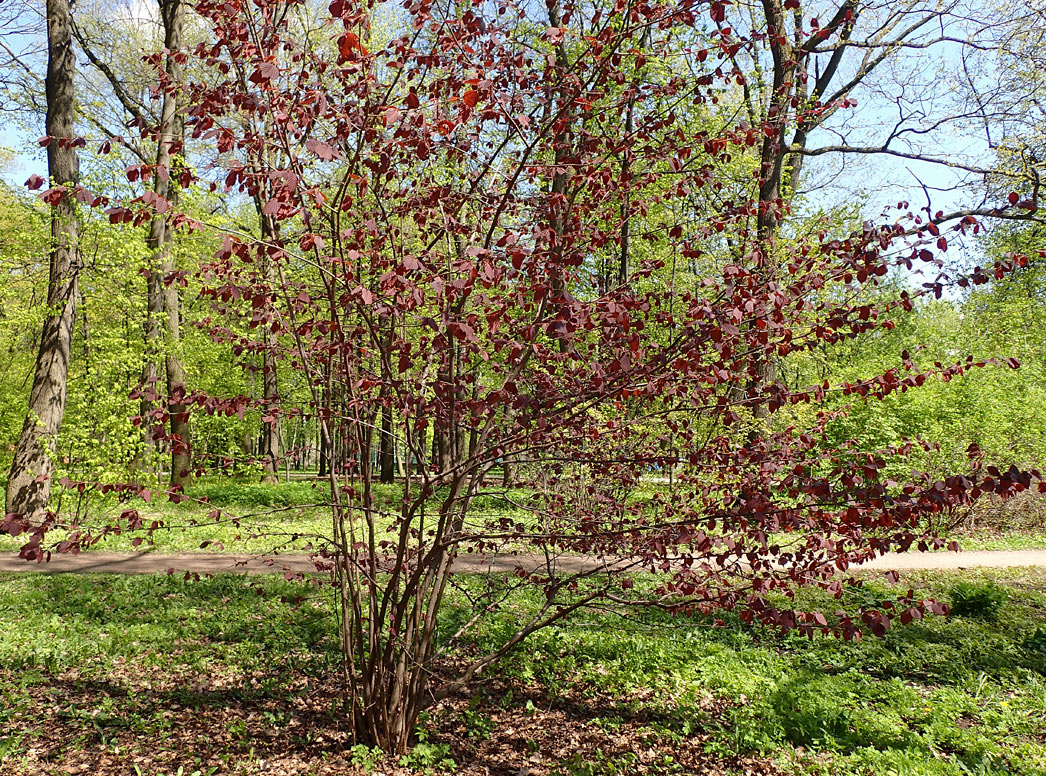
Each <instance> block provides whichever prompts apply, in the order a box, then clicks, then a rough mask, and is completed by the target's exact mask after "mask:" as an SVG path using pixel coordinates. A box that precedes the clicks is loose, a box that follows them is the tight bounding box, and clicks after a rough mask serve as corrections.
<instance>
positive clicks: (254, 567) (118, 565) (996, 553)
mask: <svg viewBox="0 0 1046 776" xmlns="http://www.w3.org/2000/svg"><path fill="white" fill-rule="evenodd" d="M597 563H598V562H597V561H593V560H592V559H589V558H585V557H582V556H568V557H562V558H559V559H558V560H557V561H556V566H557V568H558V570H559V571H561V572H562V573H565V574H570V573H575V572H579V571H586V570H592V569H593V568H595V567H597V566H596V564H597ZM544 564H545V560H544V558H543V557H540V556H537V555H494V556H485V557H484V556H476V555H466V556H463V557H461V558H459V559H458V560H457V561H456V562H455V570H457V571H461V572H466V573H483V572H486V571H495V572H512V571H514V570H515V569H516V568H518V567H522V568H524V569H528V570H533V569H537V568H539V567H543V566H544ZM600 565H601V564H600ZM1013 566H1041V567H1044V568H1046V550H976V551H971V552H935V553H922V552H911V553H904V554H890V555H885V556H883V557H881V558H876V559H875V560H874V561H872V562H870V563H866V564H865V565H864V566H863V568H867V569H883V570H886V569H898V570H902V569H962V568H972V567H982V568H1010V567H1013ZM168 569H174V571H176V572H186V571H188V572H196V573H199V574H219V573H223V572H232V573H248V574H283V573H287V572H306V573H308V572H313V571H315V570H316V569H315V566H314V565H313V563H312V560H310V559H309V557H308V556H305V555H279V556H276V557H272V558H258V557H256V556H253V555H222V554H218V553H183V554H178V555H159V554H155V553H149V552H139V553H107V552H90V553H81V554H79V555H53V556H52V557H51V560H50V562H48V563H27V562H26V561H24V560H20V559H19V558H18V555H17V554H16V553H13V552H5V553H0V571H22V572H37V573H45V574H70V573H107V574H152V573H156V572H163V573H165V572H166V571H167V570H168Z"/></svg>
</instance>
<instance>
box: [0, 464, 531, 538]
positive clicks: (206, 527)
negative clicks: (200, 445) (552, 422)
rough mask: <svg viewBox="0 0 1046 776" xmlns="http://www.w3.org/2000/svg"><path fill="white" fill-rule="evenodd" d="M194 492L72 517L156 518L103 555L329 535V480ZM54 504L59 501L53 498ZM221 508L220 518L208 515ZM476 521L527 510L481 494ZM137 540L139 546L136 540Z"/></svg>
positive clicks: (101, 502) (390, 501)
mask: <svg viewBox="0 0 1046 776" xmlns="http://www.w3.org/2000/svg"><path fill="white" fill-rule="evenodd" d="M187 494H188V495H189V496H190V497H191V498H190V499H187V500H185V501H183V502H181V503H178V504H173V503H170V502H169V501H168V500H167V499H166V497H165V496H164V495H162V493H160V494H155V493H154V494H153V496H152V498H151V500H150V501H148V502H144V501H142V500H140V499H136V500H133V501H130V502H127V503H118V502H116V501H115V500H114V499H112V498H111V497H108V498H103V497H95V498H94V500H93V501H92V502H91V503H90V504H89V509H88V510H87V517H86V518H80V519H79V520H74V518H72V517H66V518H65V519H66V520H68V521H69V522H78V523H79V524H80V525H83V526H86V527H87V528H88V529H93V531H94V532H95V533H96V534H97V533H98V532H99V531H100V529H101V528H102V527H104V526H106V525H114V524H119V523H120V522H121V521H120V520H119V518H120V514H121V512H123V511H124V510H125V509H128V508H134V509H136V510H138V512H139V514H140V515H141V516H142V518H143V520H144V521H145V523H146V524H149V523H150V522H152V521H154V520H155V521H158V522H159V523H161V527H160V528H158V529H157V530H155V531H153V532H152V534H151V535H150V534H147V533H146V532H144V531H137V532H133V533H131V532H125V533H121V534H118V535H115V534H110V535H107V536H105V537H104V538H103V539H102V540H101V541H99V542H98V543H97V544H94V545H92V546H91V547H90V548H89V549H90V550H93V551H104V552H132V551H145V550H148V551H152V552H161V553H174V552H229V553H260V552H268V551H271V550H273V549H280V550H283V551H288V550H292V549H299V550H308V549H309V548H310V543H311V546H313V547H318V546H319V545H320V544H321V543H322V542H323V537H329V536H330V535H331V510H330V508H329V507H328V506H325V504H327V503H329V501H330V496H329V492H328V490H327V483H326V481H319V480H310V481H292V482H280V483H277V484H275V485H263V484H260V483H245V482H235V481H229V480H225V481H222V482H216V481H205V482H203V483H199V484H197V485H194V486H193V487H191V488H190V489H189V490H188V492H187ZM402 495H403V486H402V484H394V485H375V502H376V506H377V508H378V509H380V510H383V511H385V512H393V511H395V510H397V509H398V508H399V499H400V498H402ZM529 495H530V493H529V491H526V490H512V491H509V496H510V497H511V498H513V499H514V500H521V499H525V498H527V497H528V496H529ZM70 499H71V496H69V495H68V494H65V495H63V496H62V498H61V501H60V502H58V503H59V504H61V505H62V507H63V509H64V510H65V514H68V513H69V512H70V511H74V510H73V508H72V507H71V506H70ZM439 499H440V494H439V493H437V494H436V495H435V496H433V497H432V498H430V499H429V500H428V502H427V504H426V509H427V510H429V513H430V514H431V513H432V511H435V510H437V509H438V508H439ZM56 501H57V499H56ZM215 510H218V511H219V512H220V516H219V518H218V519H215V518H214V517H212V516H211V513H212V512H214V511H215ZM471 511H472V514H473V515H474V516H475V519H476V520H487V519H491V518H492V517H498V516H503V515H504V516H512V517H514V518H523V517H524V516H525V513H523V512H522V511H520V510H518V509H516V508H515V507H513V506H512V504H510V503H509V502H507V501H505V500H504V499H502V498H499V497H498V496H496V495H481V496H479V497H477V498H476V499H475V501H474V503H473V505H472V510H471ZM391 521H392V518H391V517H388V516H381V517H379V518H378V521H377V522H378V530H379V531H381V529H382V528H383V527H384V526H386V525H388V524H389V523H391ZM67 535H68V534H67V531H65V530H62V529H55V530H53V531H52V532H50V533H49V534H48V544H49V546H55V545H57V543H58V542H60V541H61V540H63V539H64V538H65V537H66V536H67ZM136 539H140V540H141V541H140V542H139V543H137V544H136V543H135V540H136ZM24 541H25V539H24V537H20V536H19V537H12V536H8V535H7V534H0V552H3V551H14V550H18V549H19V548H20V547H21V546H22V544H23V543H24Z"/></svg>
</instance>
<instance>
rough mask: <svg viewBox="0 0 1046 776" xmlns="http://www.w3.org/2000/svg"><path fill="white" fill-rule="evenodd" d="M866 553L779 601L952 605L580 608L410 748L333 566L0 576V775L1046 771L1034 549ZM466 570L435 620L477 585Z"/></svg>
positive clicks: (456, 616)
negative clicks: (383, 744)
mask: <svg viewBox="0 0 1046 776" xmlns="http://www.w3.org/2000/svg"><path fill="white" fill-rule="evenodd" d="M861 574H862V575H863V576H862V579H863V580H864V584H863V585H862V586H861V587H859V588H853V589H847V590H845V591H844V594H843V599H841V600H836V599H833V598H832V597H831V596H830V595H827V594H825V593H824V592H823V591H818V590H804V591H801V592H800V594H799V598H798V600H797V601H795V602H794V603H791V604H790V605H791V606H796V607H803V608H812V609H823V610H824V611H831V610H832V609H834V608H839V607H840V606H843V607H847V608H852V607H854V606H867V605H875V602H876V601H881V600H885V599H887V598H889V597H891V596H895V595H899V594H903V592H904V591H905V590H907V589H908V588H909V587H911V588H914V589H917V590H918V591H919V594H920V595H928V596H933V597H935V598H938V599H939V600H943V601H946V602H949V603H951V604H952V606H953V609H954V612H955V613H953V614H952V615H949V616H946V617H942V616H928V617H927V618H926V619H925V620H917V621H915V622H913V623H911V624H909V625H907V626H901V625H895V626H894V627H891V628H890V629H889V631H888V632H887V633H886V635H885V636H884V637H883V638H872V637H866V638H864V639H862V640H860V641H857V642H848V641H842V640H839V639H835V638H831V637H828V636H822V635H820V634H817V633H815V634H813V635H812V638H807V637H805V636H803V635H801V634H798V633H788V634H782V633H780V632H778V631H775V630H772V629H769V628H765V627H762V626H758V625H755V626H753V625H747V624H745V623H743V622H741V621H740V620H739V619H738V618H737V617H735V616H732V615H730V614H729V613H725V614H720V618H721V619H720V621H719V622H718V623H716V622H714V621H713V620H712V619H711V618H707V617H701V616H698V615H675V616H673V615H671V614H669V613H666V612H660V611H656V610H649V611H635V612H632V613H631V614H626V615H625V616H622V613H616V614H615V613H613V612H609V611H591V612H583V613H578V616H577V617H575V618H573V619H571V620H570V621H568V622H565V623H563V624H561V625H559V626H555V627H551V628H549V629H546V630H543V631H540V632H538V633H536V634H534V635H533V636H532V638H531V639H529V640H528V641H527V642H526V644H525V645H523V646H522V647H521V648H519V649H517V650H516V651H514V652H513V653H511V654H510V655H509V656H508V658H507V659H506V660H505V662H503V663H502V664H501V665H499V667H498V670H497V671H496V672H492V674H491V675H490V676H489V677H486V678H485V679H483V680H481V681H478V682H476V684H475V685H474V686H473V687H471V688H470V690H469V692H467V693H464V694H462V695H461V696H459V697H455V698H452V699H449V700H447V701H443V702H441V703H439V704H436V705H434V706H432V707H431V708H429V709H428V711H427V712H426V714H425V716H424V717H423V719H422V720H421V721H420V723H419V725H418V729H417V740H416V745H415V747H414V748H413V750H412V751H411V752H410V753H409V754H407V755H405V756H396V755H388V754H386V753H383V752H381V751H378V750H374V749H369V748H367V747H365V746H361V745H352V742H351V739H350V738H349V732H348V730H347V727H346V725H345V723H344V716H343V714H342V712H341V711H340V709H339V704H338V700H337V698H338V697H339V685H340V681H339V678H338V677H339V670H338V664H339V663H338V631H337V621H336V618H335V616H334V612H333V606H332V597H331V595H330V591H329V589H328V588H326V587H324V586H319V585H315V584H309V583H308V582H300V581H288V580H285V579H283V578H281V577H279V576H276V575H262V576H254V577H245V576H243V575H234V574H220V575H217V576H215V577H214V578H212V579H202V580H199V581H196V580H186V579H184V578H183V577H182V576H181V575H175V576H167V575H164V574H151V575H118V574H92V573H84V574H64V575H63V574H0V773H2V774H4V776H67V775H70V774H98V776H175V775H176V774H180V775H181V776H290V775H291V774H294V776H310V775H311V776H334V775H335V774H338V775H339V776H364V775H365V774H371V775H376V774H383V775H384V776H407V775H408V774H409V775H410V776H422V775H423V774H438V773H444V774H461V776H524V775H527V776H624V774H643V775H646V774H650V775H651V776H667V775H668V774H678V775H680V776H683V775H685V776H690V775H693V774H707V775H708V776H754V775H756V774H759V775H760V776H763V775H765V776H778V775H780V776H784V774H789V775H792V774H795V775H796V776H871V775H872V774H875V775H876V776H878V774H888V773H895V774H904V776H968V774H971V773H978V774H985V775H986V776H990V775H992V774H999V775H1000V776H1001V774H1014V775H1019V776H1033V775H1035V776H1040V775H1041V774H1043V773H1046V570H1044V569H1041V568H1014V569H968V570H966V571H963V572H954V571H940V570H934V571H905V572H902V573H901V578H900V580H899V581H898V583H897V584H889V583H887V582H884V581H883V579H882V577H883V575H882V574H881V573H878V574H869V573H867V572H861ZM459 579H460V585H461V590H457V589H456V590H454V591H451V593H450V594H449V595H450V598H449V599H448V601H447V603H446V608H445V617H444V618H443V619H441V626H440V631H441V634H443V636H444V637H445V636H446V635H447V634H450V633H453V632H454V631H456V630H457V629H458V627H460V625H461V623H462V622H463V621H466V620H468V619H469V618H470V617H471V615H472V609H471V604H470V599H469V595H468V588H469V586H470V585H478V584H481V580H480V578H479V577H470V576H464V577H460V578H459ZM971 591H973V593H974V594H973V595H971ZM541 600H542V596H541V594H540V591H530V590H520V591H517V592H516V593H513V598H512V599H511V600H509V601H507V602H506V606H505V607H504V608H503V610H501V611H499V612H496V613H491V614H490V615H489V616H487V617H485V618H484V619H483V620H482V621H481V622H480V623H479V625H478V630H477V631H476V632H475V633H474V634H473V637H472V639H471V641H468V642H467V643H462V644H460V645H459V646H458V647H455V648H454V649H453V650H451V652H450V653H448V655H447V657H446V659H445V661H444V663H442V664H441V665H440V667H439V670H440V671H441V672H442V671H446V672H453V671H454V669H455V666H456V665H457V664H458V663H459V662H461V661H464V660H467V659H469V658H471V657H473V656H475V655H477V654H485V653H486V652H487V651H489V650H490V649H491V648H493V647H496V645H497V644H499V643H502V642H503V640H504V639H505V638H507V636H508V634H510V633H511V632H512V630H513V627H514V625H515V623H516V622H518V619H519V618H520V617H523V616H526V614H527V611H529V610H530V609H531V608H533V607H536V606H538V605H540V602H541ZM962 601H966V605H965V607H964V606H962V605H959V604H960V602H962ZM971 602H973V603H972V604H971ZM978 602H979V603H978ZM786 605H789V604H786Z"/></svg>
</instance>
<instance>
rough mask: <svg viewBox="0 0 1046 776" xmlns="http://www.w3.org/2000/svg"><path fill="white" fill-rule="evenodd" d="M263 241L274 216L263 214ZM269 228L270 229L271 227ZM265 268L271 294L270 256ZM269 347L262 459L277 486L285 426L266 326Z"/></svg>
mask: <svg viewBox="0 0 1046 776" xmlns="http://www.w3.org/2000/svg"><path fill="white" fill-rule="evenodd" d="M261 218H262V239H263V240H265V241H266V242H269V241H270V240H271V239H272V237H273V232H274V231H275V229H274V225H273V224H272V220H271V219H272V217H271V216H268V215H265V214H262V216H261ZM267 227H268V228H267ZM263 261H264V264H263V265H262V275H263V277H264V280H265V284H266V286H267V288H268V290H269V291H271V289H272V288H273V287H274V286H275V284H276V280H275V276H274V273H273V269H272V262H271V261H270V260H269V258H268V257H266V258H265V259H264V260H263ZM264 332H265V333H264V339H265V347H264V348H263V349H262V392H263V398H264V407H265V413H266V415H267V416H268V417H270V418H271V421H270V422H268V423H266V422H264V421H263V422H262V433H261V451H260V452H261V458H262V465H263V467H264V468H265V476H264V477H263V478H262V482H266V483H269V484H275V483H276V481H277V479H278V478H277V476H276V475H277V474H278V472H279V466H280V452H281V451H280V448H281V447H282V442H283V440H282V437H283V424H282V423H281V422H280V416H279V414H278V410H279V401H280V390H279V383H278V382H277V380H276V335H275V334H273V333H272V326H271V325H265V329H264Z"/></svg>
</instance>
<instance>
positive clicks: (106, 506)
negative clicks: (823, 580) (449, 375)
mask: <svg viewBox="0 0 1046 776" xmlns="http://www.w3.org/2000/svg"><path fill="white" fill-rule="evenodd" d="M659 487H661V485H659V484H658V483H644V484H643V485H642V486H641V487H639V488H637V489H636V490H635V491H634V492H633V493H632V494H631V495H630V497H629V498H630V500H635V501H643V500H646V499H649V498H650V497H651V496H652V495H653V494H654V492H655V490H656V489H657V488H659ZM189 495H190V496H191V497H192V499H190V500H187V501H184V502H182V503H180V504H172V503H170V502H168V501H167V500H166V498H165V497H164V496H163V495H161V494H154V495H153V497H152V499H151V500H150V501H149V502H144V501H141V500H135V501H132V502H128V503H125V504H121V503H118V502H116V501H115V500H114V499H112V497H108V498H102V497H98V496H95V497H94V498H93V499H92V501H91V502H90V503H89V505H88V506H89V509H88V510H87V512H88V517H87V518H86V519H83V520H82V521H81V522H82V523H83V524H84V525H86V526H88V527H94V529H95V531H96V532H97V530H98V529H99V528H100V527H102V526H104V525H108V524H116V523H119V522H120V521H119V516H120V513H121V512H122V511H123V510H124V509H126V508H131V507H133V508H135V509H137V510H138V511H139V513H140V514H141V515H142V517H143V519H144V520H145V521H146V523H149V522H151V521H153V520H156V521H158V522H160V523H161V524H162V526H163V527H161V528H160V529H158V530H156V531H155V532H153V534H152V535H151V536H147V535H146V534H144V533H143V532H137V533H133V534H132V533H122V534H120V535H109V536H106V537H105V538H104V539H103V540H102V541H101V542H99V543H98V544H96V545H93V546H92V547H91V548H90V549H92V550H99V551H108V552H131V551H143V550H148V551H153V552H163V553H173V552H243V553H246V552H250V553H257V552H268V551H270V550H273V549H281V550H283V551H288V550H291V549H308V545H309V543H310V542H311V543H312V544H313V546H317V545H318V543H320V542H322V538H320V537H326V536H329V535H330V533H331V513H330V509H329V507H326V506H323V505H324V504H325V503H326V502H327V501H328V500H329V495H328V492H327V483H326V481H321V480H315V479H313V480H295V481H291V482H280V483H277V484H274V485H263V484H260V483H254V482H243V481H236V480H231V479H229V478H223V479H221V480H218V479H216V478H210V479H208V480H205V481H203V482H201V483H198V484H196V485H194V486H193V487H192V488H190V490H189ZM508 495H509V497H510V498H511V499H512V501H514V502H515V503H517V504H520V503H524V502H525V501H526V500H527V499H528V498H529V497H530V496H531V495H532V492H531V491H529V490H526V489H515V490H512V491H510V492H509V493H508ZM375 496H376V504H377V507H378V508H379V509H381V510H384V511H387V512H393V511H395V510H397V509H398V508H399V499H400V498H401V497H402V485H401V484H395V485H376V486H375ZM201 501H202V502H205V503H200V502H201ZM59 505H60V506H61V508H62V510H63V514H69V513H70V512H72V513H75V511H76V510H75V507H76V502H75V499H74V496H73V495H72V494H71V493H60V494H59V496H58V497H56V506H59ZM438 506H439V494H437V495H436V496H434V497H432V498H431V499H430V500H429V502H428V504H427V505H426V509H427V510H429V512H430V514H431V512H433V511H435V510H437V509H438ZM215 509H218V510H219V511H220V512H221V517H220V519H219V520H217V521H216V520H215V519H214V518H213V517H211V513H212V512H213V511H214V510H215ZM471 512H472V515H473V517H474V519H475V520H477V521H481V520H489V519H491V518H497V517H502V516H505V517H511V518H512V519H516V520H522V521H527V520H528V517H527V514H526V512H525V511H523V510H520V509H518V508H517V507H515V506H514V505H513V504H512V503H510V502H509V501H506V500H505V499H504V498H501V497H499V496H498V495H494V494H492V495H481V496H480V497H478V498H477V499H476V501H475V502H474V504H473V505H472V510H471ZM233 518H241V519H240V521H239V523H238V524H237V523H235V522H234V521H233ZM66 519H68V520H70V521H72V518H66ZM390 521H391V518H390V517H384V518H379V530H380V529H381V527H383V526H384V525H385V524H387V523H389V522H390ZM65 536H66V532H65V531H62V530H55V531H53V532H52V533H51V534H50V536H49V539H50V544H51V545H52V546H54V545H56V544H57V543H58V542H59V541H61V540H62V539H64V538H65ZM136 538H140V539H142V541H141V542H140V543H139V544H134V541H135V539H136ZM790 538H791V539H794V537H786V536H782V537H780V539H781V540H784V541H788V540H789V539H790ZM947 538H948V539H949V540H950V539H956V540H957V541H959V543H960V545H961V547H962V548H963V549H966V550H1012V549H1033V548H1035V549H1042V548H1046V533H1043V532H1034V531H1009V532H1006V531H1003V532H999V531H992V532H979V533H974V534H966V535H956V536H949V537H947ZM23 542H24V538H23V537H12V536H8V535H6V534H0V552H3V551H13V550H17V549H18V548H19V547H21V545H22V544H23Z"/></svg>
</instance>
